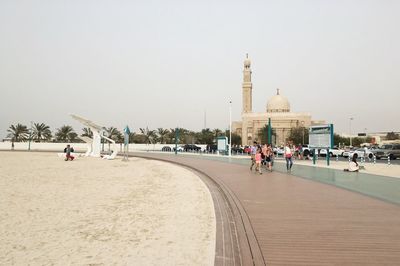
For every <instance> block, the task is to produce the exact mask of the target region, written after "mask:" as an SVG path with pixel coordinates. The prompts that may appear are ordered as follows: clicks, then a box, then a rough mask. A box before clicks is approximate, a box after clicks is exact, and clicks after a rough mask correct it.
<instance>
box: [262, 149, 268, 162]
mask: <svg viewBox="0 0 400 266" xmlns="http://www.w3.org/2000/svg"><path fill="white" fill-rule="evenodd" d="M267 151H268V145H267V144H264V145H263V147H262V149H261V159H262V162H261V164H262V165H265V166H267Z"/></svg>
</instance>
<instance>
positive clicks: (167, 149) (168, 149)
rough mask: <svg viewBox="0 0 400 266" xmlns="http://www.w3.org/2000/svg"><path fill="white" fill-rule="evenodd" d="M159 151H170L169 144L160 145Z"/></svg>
mask: <svg viewBox="0 0 400 266" xmlns="http://www.w3.org/2000/svg"><path fill="white" fill-rule="evenodd" d="M161 151H172V149H171V147H170V146H164V147H162V149H161Z"/></svg>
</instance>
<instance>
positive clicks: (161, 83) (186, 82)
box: [0, 0, 400, 139]
mask: <svg viewBox="0 0 400 266" xmlns="http://www.w3.org/2000/svg"><path fill="white" fill-rule="evenodd" d="M398 10H400V1H396V0H383V1H378V0H376V1H371V0H370V1H368V0H366V1H362V0H358V1H356V0H350V1H340V0H339V1H322V0H321V1H311V0H309V1H307V0H303V1H297V0H296V1H294V0H293V1H289V0H288V1H178V0H176V1H173V0H172V1H152V0H150V1H143V2H142V1H127V0H126V1H125V0H119V1H101V0H99V1H94V0H92V1H59V0H53V1H50V0H41V1H19V0H3V1H1V2H0V36H1V42H0V58H1V60H0V92H1V99H2V101H1V105H0V138H1V139H2V138H4V137H5V136H6V135H7V129H8V128H9V126H10V125H11V124H16V123H22V124H25V125H27V126H28V127H29V125H30V121H33V122H36V123H42V122H43V123H46V124H48V125H49V126H50V127H51V130H52V131H53V132H54V131H55V130H56V128H59V127H61V126H63V125H72V126H73V127H74V129H75V130H76V132H77V133H78V134H81V129H82V126H81V125H80V124H79V123H78V122H76V121H75V120H73V119H72V118H71V117H70V114H77V115H80V116H82V117H85V118H88V119H90V120H93V121H94V122H96V123H98V124H100V125H102V126H106V127H109V126H114V127H117V128H118V129H120V130H122V129H123V127H125V126H126V125H129V126H130V128H131V129H132V130H133V131H138V130H139V128H143V127H149V128H151V129H156V128H159V127H163V128H175V127H176V126H179V127H183V128H188V129H191V130H196V131H199V130H201V129H202V128H203V127H204V113H205V112H206V114H207V127H208V128H211V129H213V128H220V129H228V128H229V101H232V111H233V112H232V119H233V120H234V121H235V120H240V116H241V110H242V77H243V76H242V70H243V60H244V59H245V56H246V53H248V54H249V58H250V59H251V61H252V65H251V68H252V71H253V75H252V82H253V111H254V112H265V109H266V103H267V101H268V99H269V98H271V97H272V96H273V95H275V94H276V88H280V92H281V94H282V95H284V96H285V97H287V98H288V100H289V102H290V105H291V110H292V111H293V112H309V113H311V115H312V119H313V120H325V121H326V122H327V123H333V124H334V125H335V131H336V132H338V133H345V134H348V133H349V131H350V118H353V120H352V121H351V129H352V133H353V134H355V133H357V132H365V131H367V133H368V132H377V131H400V122H399V119H398V118H399V111H398V110H397V109H398V99H400V75H399V69H400V52H399V47H400V33H399V25H400V17H399V16H398Z"/></svg>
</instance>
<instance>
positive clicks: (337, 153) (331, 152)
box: [319, 148, 344, 157]
mask: <svg viewBox="0 0 400 266" xmlns="http://www.w3.org/2000/svg"><path fill="white" fill-rule="evenodd" d="M326 152H327V150H326V149H321V150H320V151H319V155H320V156H326ZM343 153H344V150H342V149H339V148H333V149H329V156H330V157H336V156H343Z"/></svg>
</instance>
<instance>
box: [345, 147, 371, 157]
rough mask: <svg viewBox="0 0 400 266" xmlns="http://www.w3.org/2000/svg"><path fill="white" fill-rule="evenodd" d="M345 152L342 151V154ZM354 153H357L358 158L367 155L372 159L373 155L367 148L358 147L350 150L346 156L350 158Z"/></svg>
mask: <svg viewBox="0 0 400 266" xmlns="http://www.w3.org/2000/svg"><path fill="white" fill-rule="evenodd" d="M345 153H346V152H344V153H343V156H344V155H345ZM354 154H357V156H358V158H361V157H367V158H369V159H372V157H374V154H373V153H372V151H371V150H370V149H368V148H358V149H355V150H352V151H350V152H349V153H348V156H350V158H353V155H354ZM348 156H347V157H348ZM364 159H366V158H364Z"/></svg>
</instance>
